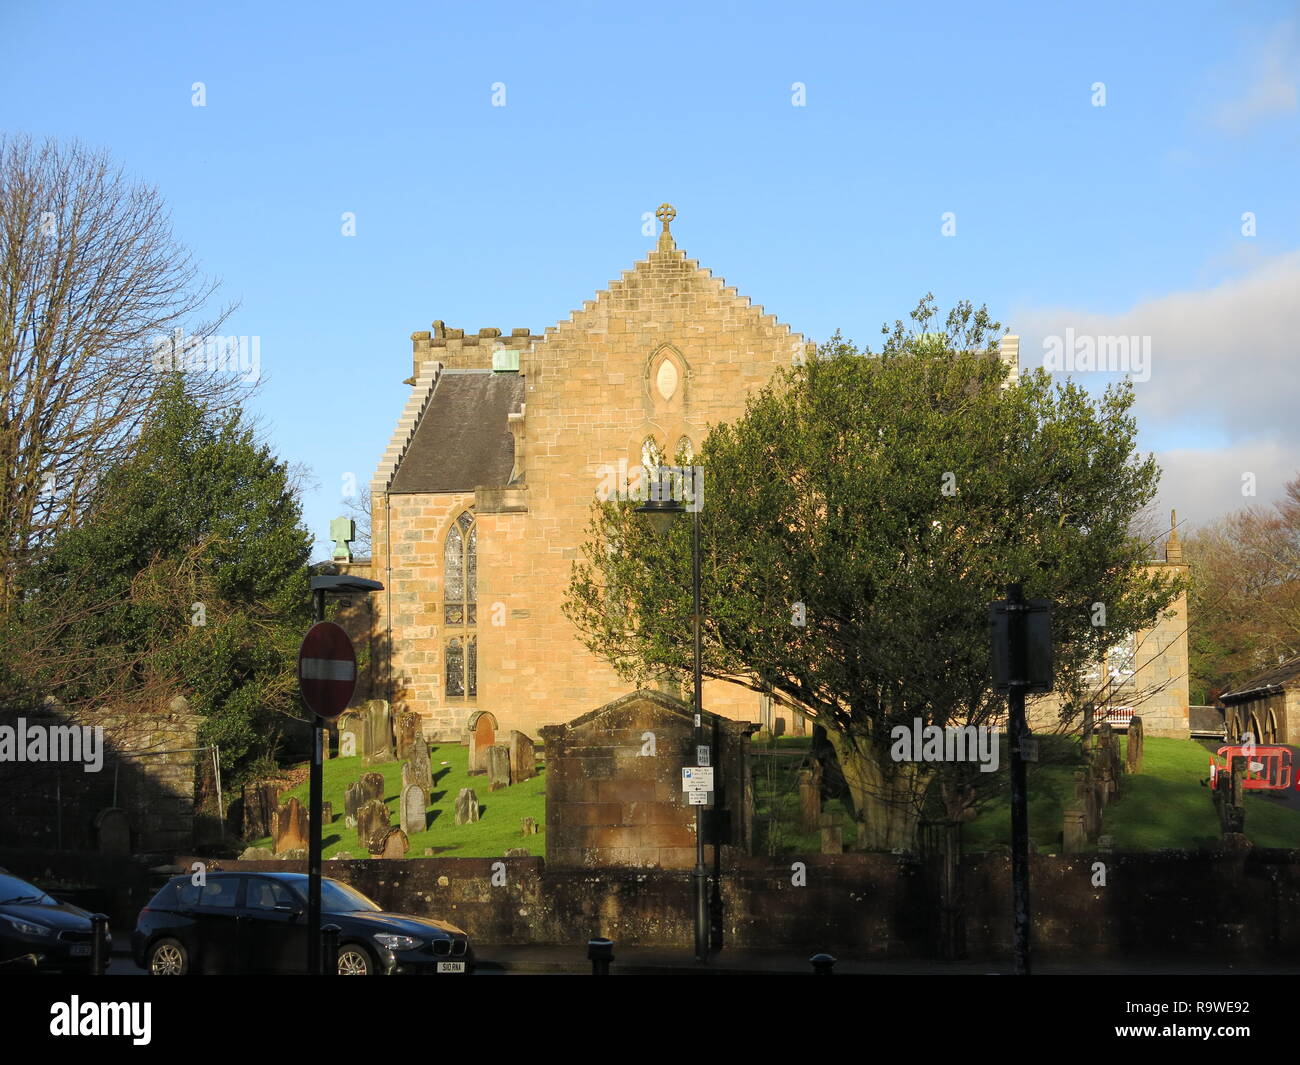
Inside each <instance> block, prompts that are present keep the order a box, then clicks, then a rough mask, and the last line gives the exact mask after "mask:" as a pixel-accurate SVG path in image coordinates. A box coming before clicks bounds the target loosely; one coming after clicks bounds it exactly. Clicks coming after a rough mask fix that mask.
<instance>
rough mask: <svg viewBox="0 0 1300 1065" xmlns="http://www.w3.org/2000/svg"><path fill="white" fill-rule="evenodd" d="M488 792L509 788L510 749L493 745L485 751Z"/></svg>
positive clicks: (496, 744) (502, 745) (501, 744)
mask: <svg viewBox="0 0 1300 1065" xmlns="http://www.w3.org/2000/svg"><path fill="white" fill-rule="evenodd" d="M487 756H488V761H487V772H488V791H500V790H501V789H502V788H508V787H510V748H509V747H507V746H506V745H505V744H504V743H494V744H492V746H491V747H489V748H488V749H487Z"/></svg>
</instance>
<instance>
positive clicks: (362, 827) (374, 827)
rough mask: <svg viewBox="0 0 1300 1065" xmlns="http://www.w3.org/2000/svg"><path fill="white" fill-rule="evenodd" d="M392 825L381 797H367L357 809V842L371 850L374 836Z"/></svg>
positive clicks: (381, 836)
mask: <svg viewBox="0 0 1300 1065" xmlns="http://www.w3.org/2000/svg"><path fill="white" fill-rule="evenodd" d="M390 827H392V826H391V822H390V821H389V819H388V806H387V804H385V803H384V801H383V800H382V799H367V800H366V801H365V802H364V803H362V804H361V808H360V809H359V810H358V811H357V842H359V843H360V844H361V846H363V847H365V848H366V849H367V850H371V849H372V847H373V844H374V841H375V838H376V837H379V838H381V839H382V838H383V833H385V832H387V831H388V829H389V828H390Z"/></svg>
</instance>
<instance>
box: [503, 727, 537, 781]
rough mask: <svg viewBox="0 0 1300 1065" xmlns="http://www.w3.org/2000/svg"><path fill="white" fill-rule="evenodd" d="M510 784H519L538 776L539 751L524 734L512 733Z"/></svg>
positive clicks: (510, 743) (510, 744)
mask: <svg viewBox="0 0 1300 1065" xmlns="http://www.w3.org/2000/svg"><path fill="white" fill-rule="evenodd" d="M509 748H510V782H511V783H512V784H518V783H519V782H520V781H522V780H531V779H532V778H533V777H535V776H536V775H537V751H536V749H535V748H534V747H533V741H532V740H530V739H529V738H528V737H527V736H525V735H524V734H523V733H522V732H511V733H510V742H509Z"/></svg>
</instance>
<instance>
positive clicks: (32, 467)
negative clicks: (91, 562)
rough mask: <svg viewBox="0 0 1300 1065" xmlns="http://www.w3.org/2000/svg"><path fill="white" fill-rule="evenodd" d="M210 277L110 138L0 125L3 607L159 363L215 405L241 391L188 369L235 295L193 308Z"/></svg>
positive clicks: (112, 449) (104, 459) (145, 406)
mask: <svg viewBox="0 0 1300 1065" xmlns="http://www.w3.org/2000/svg"><path fill="white" fill-rule="evenodd" d="M216 287H217V285H216V282H215V281H210V280H208V279H205V278H204V277H203V276H202V275H201V274H200V272H199V269H198V267H197V265H196V264H195V263H194V261H193V259H192V258H191V257H190V255H189V254H188V253H187V252H186V251H185V250H184V249H183V248H182V247H180V246H179V245H177V244H176V243H175V242H174V240H173V239H172V233H171V225H170V221H169V219H168V216H167V213H166V210H165V207H164V205H163V202H162V199H161V197H160V196H159V194H158V193H157V191H156V190H155V189H153V188H151V187H149V186H147V185H144V184H140V183H138V182H133V181H130V180H128V179H127V178H126V177H125V176H124V175H123V173H122V171H121V169H120V168H119V167H117V166H115V164H114V163H113V162H112V161H111V159H110V158H109V157H108V155H107V154H105V153H103V152H97V151H92V150H89V149H87V148H85V147H83V146H81V145H79V144H75V143H74V144H70V145H63V144H59V143H58V142H56V141H46V142H44V143H42V144H39V145H38V144H36V143H34V142H33V141H32V140H31V139H30V138H28V137H5V138H0V614H5V613H7V612H8V610H9V608H10V606H11V603H12V597H13V595H14V594H15V592H14V588H15V581H16V578H17V576H18V575H19V574H20V573H21V572H23V570H24V569H25V568H26V567H27V566H28V565H30V563H31V561H32V559H33V558H34V556H35V555H36V554H37V553H38V552H39V551H40V549H41V548H42V547H43V546H44V545H45V544H47V543H48V542H49V540H50V538H51V537H52V536H53V535H54V533H55V532H56V531H57V530H58V529H59V528H60V527H61V526H62V525H64V524H65V523H75V522H77V521H78V520H79V519H80V518H81V517H82V510H83V507H84V505H85V502H86V499H87V497H88V495H89V493H90V490H91V489H92V487H93V485H94V483H95V481H96V479H97V478H98V477H99V475H100V474H101V472H102V471H103V469H104V468H105V467H106V466H107V465H108V464H109V463H110V462H113V461H116V460H117V459H119V458H121V456H122V453H123V451H124V450H126V449H129V447H130V446H131V443H132V441H133V440H134V439H135V436H136V433H137V430H138V428H139V426H140V424H141V422H142V420H143V419H144V418H146V417H147V416H148V415H149V413H150V411H151V410H152V409H153V405H154V397H155V394H156V387H155V386H156V385H157V383H158V379H159V371H160V370H171V369H180V370H183V371H187V372H185V380H186V387H187V390H188V391H189V392H190V394H192V395H194V396H196V398H201V399H203V400H204V401H205V402H210V403H211V404H213V405H217V406H224V405H225V404H227V403H229V402H231V401H233V400H234V399H236V398H238V397H240V396H242V395H243V394H245V393H246V392H247V390H248V382H247V381H246V380H245V381H241V380H240V378H239V377H238V376H236V375H234V374H223V373H211V372H209V373H199V372H189V371H193V370H195V369H196V367H195V359H194V354H195V352H198V351H203V350H205V349H209V342H210V340H211V338H212V337H213V335H214V333H215V331H216V330H217V329H218V328H219V327H220V325H221V323H222V322H224V321H225V319H226V318H227V317H228V315H229V313H230V311H231V309H232V308H230V307H225V308H223V309H220V310H218V311H216V312H215V313H214V314H212V315H211V316H210V317H209V318H208V319H207V320H206V321H196V320H195V317H196V316H197V315H201V314H202V312H203V311H204V309H205V308H206V307H207V306H208V304H209V302H210V301H211V299H212V297H213V294H214V292H215V291H216ZM209 350H210V349H209ZM160 354H161V356H162V357H161V358H160ZM209 361H211V360H209ZM213 368H214V367H212V366H206V367H205V369H208V370H211V369H213ZM221 368H222V369H228V367H226V366H223V367H221Z"/></svg>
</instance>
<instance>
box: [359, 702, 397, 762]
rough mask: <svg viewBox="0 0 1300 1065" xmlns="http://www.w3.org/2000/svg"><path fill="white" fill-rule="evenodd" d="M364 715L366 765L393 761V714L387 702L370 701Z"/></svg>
mask: <svg viewBox="0 0 1300 1065" xmlns="http://www.w3.org/2000/svg"><path fill="white" fill-rule="evenodd" d="M365 715H366V728H365V744H366V749H365V761H366V765H379V764H381V763H383V762H392V761H395V760H396V752H395V751H394V749H393V747H394V744H393V714H392V710H391V709H390V708H389V706H388V702H387V701H386V700H384V699H371V700H370V701H369V702H367V703H366V708H365Z"/></svg>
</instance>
